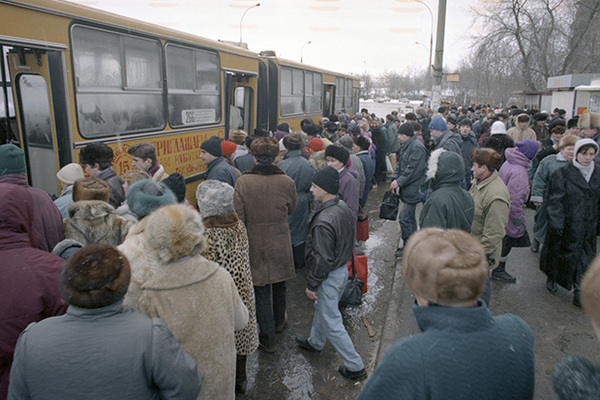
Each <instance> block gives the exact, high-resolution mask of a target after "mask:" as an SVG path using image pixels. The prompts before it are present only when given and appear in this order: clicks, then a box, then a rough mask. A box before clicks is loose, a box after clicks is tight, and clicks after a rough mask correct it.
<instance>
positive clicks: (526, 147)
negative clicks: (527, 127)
mask: <svg viewBox="0 0 600 400" xmlns="http://www.w3.org/2000/svg"><path fill="white" fill-rule="evenodd" d="M515 147H516V148H517V149H519V151H520V152H521V153H523V154H525V156H526V157H527V158H528V159H530V160H533V158H534V157H535V155H536V154H537V152H538V149H539V148H540V144H539V143H538V142H537V141H536V140H531V139H525V140H521V141H520V142H515Z"/></svg>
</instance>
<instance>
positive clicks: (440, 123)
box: [429, 117, 448, 131]
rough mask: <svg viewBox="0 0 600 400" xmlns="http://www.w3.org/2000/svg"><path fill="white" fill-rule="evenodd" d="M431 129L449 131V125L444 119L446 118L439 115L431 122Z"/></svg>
mask: <svg viewBox="0 0 600 400" xmlns="http://www.w3.org/2000/svg"><path fill="white" fill-rule="evenodd" d="M429 129H433V130H436V131H447V130H448V125H446V121H444V118H442V117H437V118H434V119H433V121H431V122H430V123H429Z"/></svg>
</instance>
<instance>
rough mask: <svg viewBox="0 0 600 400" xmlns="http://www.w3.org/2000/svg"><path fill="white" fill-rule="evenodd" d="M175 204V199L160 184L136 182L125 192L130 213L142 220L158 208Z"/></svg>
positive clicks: (148, 181) (168, 190) (169, 191)
mask: <svg viewBox="0 0 600 400" xmlns="http://www.w3.org/2000/svg"><path fill="white" fill-rule="evenodd" d="M175 203H177V198H175V195H174V194H173V192H171V190H170V189H169V188H167V186H166V185H164V184H162V182H159V183H157V182H154V181H151V180H149V179H144V180H141V181H138V182H136V183H134V184H133V185H131V186H130V187H129V189H128V190H127V204H128V205H129V209H130V210H131V212H132V213H134V214H135V215H137V216H138V218H140V219H142V218H144V217H145V216H146V215H148V214H150V213H151V212H152V211H154V210H156V209H157V208H159V207H162V206H166V205H168V204H175Z"/></svg>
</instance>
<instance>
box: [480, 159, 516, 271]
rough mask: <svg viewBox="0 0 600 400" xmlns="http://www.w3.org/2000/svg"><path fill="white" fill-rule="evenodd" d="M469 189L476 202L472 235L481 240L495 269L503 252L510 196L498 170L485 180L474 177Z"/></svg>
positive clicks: (492, 267) (491, 267) (491, 265)
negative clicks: (477, 179)
mask: <svg viewBox="0 0 600 400" xmlns="http://www.w3.org/2000/svg"><path fill="white" fill-rule="evenodd" d="M470 192H471V197H473V201H474V202H475V216H474V218H473V224H472V225H471V235H473V236H475V237H476V238H477V239H479V241H480V242H481V244H482V245H483V249H484V250H485V254H486V255H487V256H488V259H489V260H490V269H494V268H496V266H497V265H498V260H499V259H500V252H501V251H502V238H503V237H504V234H505V228H506V224H507V223H508V210H509V206H510V195H509V194H508V189H507V188H506V185H505V184H504V182H502V179H500V177H499V176H498V172H497V171H494V172H493V173H492V175H491V176H490V177H489V178H487V179H484V180H483V181H479V182H477V181H476V180H473V185H472V186H471V191H470Z"/></svg>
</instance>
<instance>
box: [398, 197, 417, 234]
mask: <svg viewBox="0 0 600 400" xmlns="http://www.w3.org/2000/svg"><path fill="white" fill-rule="evenodd" d="M416 210H417V204H409V203H405V202H402V210H400V219H399V222H400V230H401V231H402V232H401V233H400V234H401V235H402V241H403V242H404V244H406V241H407V240H408V238H410V236H411V235H412V234H413V233H415V232H416V231H417V218H416V217H415V213H416Z"/></svg>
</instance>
